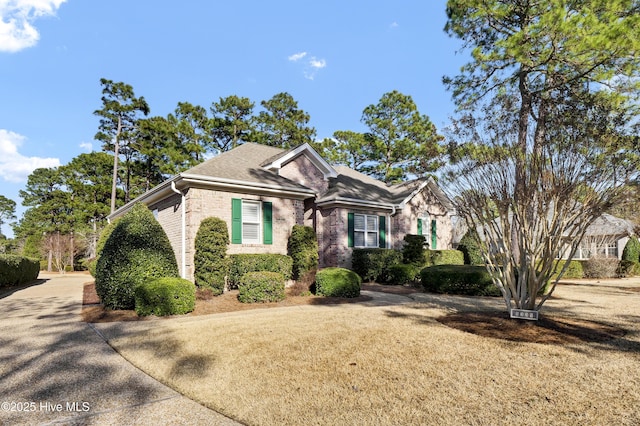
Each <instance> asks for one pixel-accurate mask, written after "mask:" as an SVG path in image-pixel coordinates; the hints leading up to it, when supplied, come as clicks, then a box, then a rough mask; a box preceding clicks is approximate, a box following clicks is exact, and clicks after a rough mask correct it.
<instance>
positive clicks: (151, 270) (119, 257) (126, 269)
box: [96, 203, 178, 309]
mask: <svg viewBox="0 0 640 426" xmlns="http://www.w3.org/2000/svg"><path fill="white" fill-rule="evenodd" d="M160 277H178V264H177V262H176V256H175V254H174V252H173V249H172V247H171V244H170V243H169V239H168V238H167V234H165V232H164V230H163V229H162V227H161V226H160V224H159V223H158V221H157V220H156V219H155V218H154V217H153V214H152V213H151V211H150V210H149V209H148V208H147V207H146V206H145V205H144V204H140V203H138V204H135V205H134V206H133V208H132V209H131V211H129V212H128V213H127V214H125V215H124V216H123V217H122V219H120V220H119V221H118V223H117V224H116V226H115V228H114V229H113V232H112V233H111V235H110V236H109V238H108V239H107V241H106V242H105V245H104V249H103V250H102V253H101V255H100V258H99V259H98V264H97V266H96V292H97V293H98V296H99V297H100V300H101V301H102V304H103V305H104V306H105V307H106V308H109V309H133V308H134V307H135V298H134V289H135V288H136V287H137V286H138V285H140V284H142V283H144V282H147V281H149V280H151V279H153V278H160Z"/></svg>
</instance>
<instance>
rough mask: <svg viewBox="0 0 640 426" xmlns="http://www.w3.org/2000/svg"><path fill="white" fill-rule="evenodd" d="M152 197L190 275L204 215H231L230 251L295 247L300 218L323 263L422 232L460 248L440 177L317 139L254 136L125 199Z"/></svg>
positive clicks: (346, 263) (345, 263) (346, 260)
mask: <svg viewBox="0 0 640 426" xmlns="http://www.w3.org/2000/svg"><path fill="white" fill-rule="evenodd" d="M136 202H142V203H144V204H146V205H147V206H148V207H149V208H150V209H151V210H152V211H153V213H154V215H155V217H156V218H157V219H158V222H160V224H161V225H162V227H163V228H164V230H165V232H166V233H167V235H168V237H169V240H170V241H171V244H172V246H173V248H174V250H175V253H176V257H177V261H178V265H179V268H180V271H181V274H182V276H183V277H186V278H190V279H192V278H193V273H194V271H193V258H194V251H195V249H194V242H195V237H196V233H197V232H198V228H199V225H200V222H201V221H202V220H203V219H205V218H207V217H210V216H216V217H219V218H221V219H223V220H224V221H226V223H227V225H228V227H229V236H230V239H231V244H230V245H229V248H228V251H227V252H228V253H229V254H236V253H280V254H286V253H287V241H288V238H289V235H290V233H291V229H292V227H293V225H295V224H300V225H308V226H311V227H313V228H314V229H315V230H316V234H317V237H318V245H319V248H320V252H319V256H320V267H327V266H341V267H347V268H349V267H350V266H351V253H352V250H353V248H359V247H381V248H401V247H402V244H403V238H404V236H405V235H406V234H423V235H425V236H426V237H427V241H428V243H429V245H430V247H431V248H433V249H449V248H451V243H452V238H453V229H452V223H451V217H452V215H453V206H452V204H451V202H450V200H449V199H448V198H447V197H446V195H445V194H444V193H443V192H442V190H441V189H440V188H439V187H438V185H437V184H436V183H435V181H434V180H433V179H432V178H425V179H417V180H412V181H409V182H403V183H400V184H397V185H391V186H388V185H386V184H385V183H383V182H381V181H379V180H376V179H373V178H371V177H369V176H366V175H363V174H362V173H359V172H357V171H355V170H352V169H350V168H348V167H343V166H337V167H333V166H331V165H330V164H329V163H327V162H326V161H325V160H324V159H323V158H322V157H321V156H320V155H319V154H318V153H317V152H316V151H315V150H314V149H313V148H312V147H311V146H310V145H308V144H304V145H301V146H298V147H296V148H293V149H290V150H282V149H280V148H275V147H270V146H266V145H259V144H254V143H245V144H243V145H240V146H239V147H237V148H235V149H233V150H231V151H228V152H224V153H222V154H220V155H218V156H217V157H214V158H212V159H210V160H208V161H205V162H204V163H201V164H199V165H197V166H195V167H193V168H191V169H189V170H187V171H185V172H182V173H180V174H178V175H176V176H174V177H173V178H171V179H169V180H167V181H165V182H163V183H162V184H160V185H158V186H156V187H155V188H153V189H151V190H150V191H148V192H146V193H145V194H143V195H141V196H140V197H138V198H137V199H136V200H133V201H132V202H130V203H128V204H126V205H124V206H123V207H121V208H120V209H118V210H117V211H116V212H114V213H113V214H112V215H110V216H109V219H114V218H117V217H119V216H121V215H123V214H124V213H126V212H127V211H128V210H129V209H130V208H131V207H132V206H133V204H134V203H136Z"/></svg>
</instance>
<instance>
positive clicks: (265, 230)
mask: <svg viewBox="0 0 640 426" xmlns="http://www.w3.org/2000/svg"><path fill="white" fill-rule="evenodd" d="M272 213H273V206H272V203H271V202H269V201H258V200H243V199H240V198H233V199H232V200H231V243H232V244H273V217H272Z"/></svg>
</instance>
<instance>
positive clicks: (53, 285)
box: [0, 274, 238, 426]
mask: <svg viewBox="0 0 640 426" xmlns="http://www.w3.org/2000/svg"><path fill="white" fill-rule="evenodd" d="M40 278H41V280H40V281H39V282H38V284H36V285H32V286H30V287H26V288H23V289H19V290H16V291H9V292H7V291H4V290H2V291H0V312H2V316H1V319H0V425H9V424H10V425H48V424H65V425H92V424H96V425H108V424H113V425H133V424H135V425H154V426H157V425H164V424H171V425H183V424H184V425H237V424H238V423H237V422H235V421H233V420H231V419H229V418H227V417H224V416H223V415H221V414H219V413H217V412H215V411H212V410H210V409H208V408H206V407H203V406H202V405H200V404H198V403H196V402H194V401H192V400H190V399H188V398H186V397H184V396H182V395H181V394H179V393H177V392H176V391H174V390H172V389H170V388H168V387H167V386H165V385H163V384H161V383H159V382H158V381H156V380H154V379H153V378H151V377H149V376H148V375H146V374H145V373H143V372H142V371H141V370H139V369H137V368H135V367H134V366H132V365H131V364H129V362H127V361H126V360H125V359H124V358H122V357H121V356H120V355H119V354H118V353H116V352H115V351H114V350H113V349H112V348H111V347H110V346H109V345H108V344H107V343H106V342H105V341H104V340H103V339H102V338H101V337H100V336H99V335H98V333H96V331H95V330H94V329H93V327H92V326H91V325H89V324H86V323H84V322H81V321H80V311H81V309H82V289H83V284H84V283H86V282H87V281H90V280H91V277H90V276H89V275H83V274H68V275H57V274H52V275H44V276H43V275H42V274H41V277H40Z"/></svg>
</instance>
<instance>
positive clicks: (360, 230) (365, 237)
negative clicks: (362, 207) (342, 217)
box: [353, 213, 380, 248]
mask: <svg viewBox="0 0 640 426" xmlns="http://www.w3.org/2000/svg"><path fill="white" fill-rule="evenodd" d="M357 216H361V217H363V218H364V221H363V223H364V227H363V228H358V227H357V226H356V223H357V220H356V217H357ZM370 220H373V221H374V225H375V226H373V228H374V230H369V229H368V228H369V221H370ZM379 227H380V222H379V217H378V216H377V215H369V214H363V213H354V214H353V247H354V248H378V247H379V244H380V228H379ZM357 234H363V235H362V237H363V242H364V245H358V244H357V243H356V241H357V238H356V235H357ZM369 234H375V244H374V245H368V244H367V242H368V241H369V239H368V236H369Z"/></svg>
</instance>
